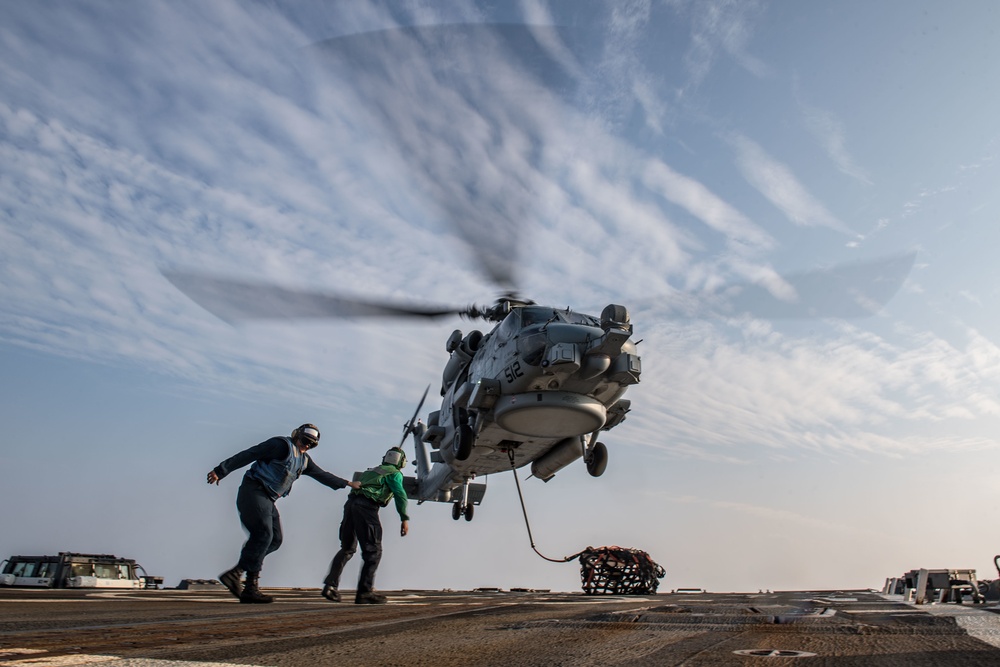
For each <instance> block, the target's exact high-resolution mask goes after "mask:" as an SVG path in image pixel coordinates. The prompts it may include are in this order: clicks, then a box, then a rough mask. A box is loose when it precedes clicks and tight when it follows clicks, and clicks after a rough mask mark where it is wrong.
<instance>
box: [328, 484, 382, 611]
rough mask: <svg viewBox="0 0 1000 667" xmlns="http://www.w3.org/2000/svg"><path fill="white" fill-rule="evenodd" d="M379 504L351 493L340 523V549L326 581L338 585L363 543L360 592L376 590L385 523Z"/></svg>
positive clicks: (359, 580) (359, 581) (331, 564)
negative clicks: (376, 572) (379, 513)
mask: <svg viewBox="0 0 1000 667" xmlns="http://www.w3.org/2000/svg"><path fill="white" fill-rule="evenodd" d="M380 509H381V508H380V507H379V505H378V503H376V502H375V501H373V500H369V499H368V498H365V497H364V496H359V495H352V496H348V498H347V502H346V503H345V504H344V520H343V521H341V522H340V551H338V552H337V555H336V556H334V557H333V562H331V563H330V572H329V574H327V575H326V579H324V580H323V583H324V584H326V585H327V586H333V587H334V588H337V587H339V586H340V575H341V574H342V573H343V571H344V566H345V565H347V561H349V560H351V556H353V555H354V552H355V551H357V548H358V545H359V544H360V545H361V560H362V561H363V563H364V564H363V565H362V566H361V577H360V578H359V579H358V593H359V594H360V593H370V592H371V591H373V590H374V589H375V570H377V569H378V563H379V561H380V560H381V559H382V522H381V521H379V519H378V511H379V510H380Z"/></svg>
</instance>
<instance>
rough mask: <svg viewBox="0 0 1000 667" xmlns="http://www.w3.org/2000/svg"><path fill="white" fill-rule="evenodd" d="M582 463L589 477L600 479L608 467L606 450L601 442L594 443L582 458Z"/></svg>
mask: <svg viewBox="0 0 1000 667" xmlns="http://www.w3.org/2000/svg"><path fill="white" fill-rule="evenodd" d="M584 461H585V462H586V464H587V472H588V473H590V476H591V477H600V476H601V475H603V474H604V470H605V469H606V468H607V467H608V448H607V447H605V446H604V443H603V442H598V443H595V444H594V446H593V447H592V448H591V449H590V451H588V452H587V453H586V455H585V456H584Z"/></svg>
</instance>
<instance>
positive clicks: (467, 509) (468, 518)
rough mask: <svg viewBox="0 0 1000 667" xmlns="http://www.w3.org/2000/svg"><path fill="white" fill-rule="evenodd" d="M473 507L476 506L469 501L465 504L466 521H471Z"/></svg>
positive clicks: (473, 511)
mask: <svg viewBox="0 0 1000 667" xmlns="http://www.w3.org/2000/svg"><path fill="white" fill-rule="evenodd" d="M475 507H476V506H475V505H473V504H472V503H469V504H468V505H466V506H465V520H466V521H472V515H473V514H475V512H476V510H475Z"/></svg>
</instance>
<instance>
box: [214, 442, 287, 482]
mask: <svg viewBox="0 0 1000 667" xmlns="http://www.w3.org/2000/svg"><path fill="white" fill-rule="evenodd" d="M287 453H288V443H287V442H285V439H284V438H278V437H274V438H269V439H268V440H265V441H264V442H262V443H260V444H259V445H254V446H253V447H251V448H249V449H244V450H243V451H242V452H240V453H239V454H235V455H233V456H230V457H229V458H228V459H226V460H225V461H223V462H222V463H220V464H219V465H217V466H215V468H213V469H212V470H211V472H209V473H208V483H209V484H218V483H219V480H221V479H222V478H223V477H225V476H226V475H228V474H229V473H231V472H232V471H234V470H238V469H240V468H242V467H243V466H246V465H249V464H251V463H253V462H254V461H269V460H271V459H281V458H284V457H285V455H286V454H287Z"/></svg>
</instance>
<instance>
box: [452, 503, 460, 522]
mask: <svg viewBox="0 0 1000 667" xmlns="http://www.w3.org/2000/svg"><path fill="white" fill-rule="evenodd" d="M460 516H462V506H461V505H459V504H458V503H455V504H454V505H452V506H451V518H452V519H454V520H455V521H458V517H460Z"/></svg>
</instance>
